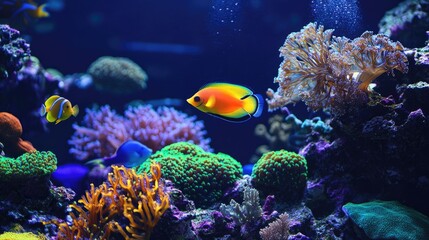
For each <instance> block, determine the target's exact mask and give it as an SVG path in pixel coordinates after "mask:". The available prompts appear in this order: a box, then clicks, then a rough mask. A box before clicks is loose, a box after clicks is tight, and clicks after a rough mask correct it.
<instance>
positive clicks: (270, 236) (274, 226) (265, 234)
mask: <svg viewBox="0 0 429 240" xmlns="http://www.w3.org/2000/svg"><path fill="white" fill-rule="evenodd" d="M259 235H261V238H262V240H283V239H288V237H289V215H288V214H287V213H282V214H280V215H279V218H278V219H276V220H275V221H274V222H272V223H270V224H269V225H268V226H267V227H265V228H263V229H261V230H260V231H259Z"/></svg>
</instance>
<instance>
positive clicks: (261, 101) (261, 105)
mask: <svg viewBox="0 0 429 240" xmlns="http://www.w3.org/2000/svg"><path fill="white" fill-rule="evenodd" d="M254 96H255V98H256V100H257V102H258V106H257V108H256V111H255V113H254V114H253V116H254V117H259V116H261V115H262V111H263V110H264V98H263V97H262V95H261V94H255V95H254Z"/></svg>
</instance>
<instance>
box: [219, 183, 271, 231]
mask: <svg viewBox="0 0 429 240" xmlns="http://www.w3.org/2000/svg"><path fill="white" fill-rule="evenodd" d="M259 201H260V199H259V192H258V190H256V189H254V188H250V187H247V188H245V189H244V192H243V202H242V204H241V205H240V204H238V203H237V202H236V201H235V200H234V199H232V200H231V201H230V203H229V205H225V204H223V203H222V204H221V205H220V207H219V210H220V212H221V213H222V214H223V216H225V217H226V218H230V219H232V220H233V224H234V226H233V230H234V231H233V232H232V235H234V236H236V237H238V238H240V239H252V238H253V237H252V236H255V235H257V234H258V231H259V230H260V229H261V226H263V225H265V224H266V223H267V222H268V221H270V220H271V219H273V218H274V217H275V216H277V215H278V213H277V212H276V211H273V209H272V208H271V207H272V206H271V205H272V204H273V203H272V196H269V197H267V198H266V200H265V204H264V207H263V208H262V207H261V206H260V205H259Z"/></svg>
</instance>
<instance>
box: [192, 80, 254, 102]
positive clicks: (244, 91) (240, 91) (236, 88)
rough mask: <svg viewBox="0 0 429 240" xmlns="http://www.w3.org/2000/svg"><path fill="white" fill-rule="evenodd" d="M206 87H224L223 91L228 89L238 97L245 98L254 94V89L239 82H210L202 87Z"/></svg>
mask: <svg viewBox="0 0 429 240" xmlns="http://www.w3.org/2000/svg"><path fill="white" fill-rule="evenodd" d="M204 88H219V89H222V90H223V91H227V92H229V93H231V94H232V95H234V96H235V97H237V98H243V97H245V96H247V95H253V91H252V90H250V89H249V88H247V87H244V86H241V85H237V84H232V83H223V82H214V83H208V84H206V85H204V86H202V87H201V89H204ZM201 89H200V90H201Z"/></svg>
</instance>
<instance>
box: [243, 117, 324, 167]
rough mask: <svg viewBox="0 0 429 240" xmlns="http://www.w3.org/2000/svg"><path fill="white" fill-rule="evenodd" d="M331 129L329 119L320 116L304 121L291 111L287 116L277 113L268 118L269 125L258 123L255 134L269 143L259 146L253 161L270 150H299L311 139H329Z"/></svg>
mask: <svg viewBox="0 0 429 240" xmlns="http://www.w3.org/2000/svg"><path fill="white" fill-rule="evenodd" d="M331 131H332V127H331V126H329V120H325V121H323V120H322V119H321V118H320V117H314V118H312V119H305V120H304V121H302V120H300V119H299V118H297V117H296V116H295V115H294V114H292V113H290V112H289V114H288V115H287V116H286V118H285V117H284V116H282V115H279V114H276V115H274V116H272V117H270V118H269V119H268V125H267V126H266V125H264V124H262V123H260V124H258V125H256V127H255V135H256V136H258V137H261V138H263V139H265V140H266V141H267V142H268V145H261V146H259V147H258V148H257V149H256V156H253V157H252V159H251V162H256V161H257V160H258V159H259V158H260V157H261V156H262V155H263V154H264V153H267V152H269V151H276V150H280V149H284V150H288V151H295V152H297V151H299V149H300V148H301V147H303V146H304V145H305V144H306V143H308V142H310V141H317V140H319V139H322V138H323V139H328V138H329V133H330V132H331Z"/></svg>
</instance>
